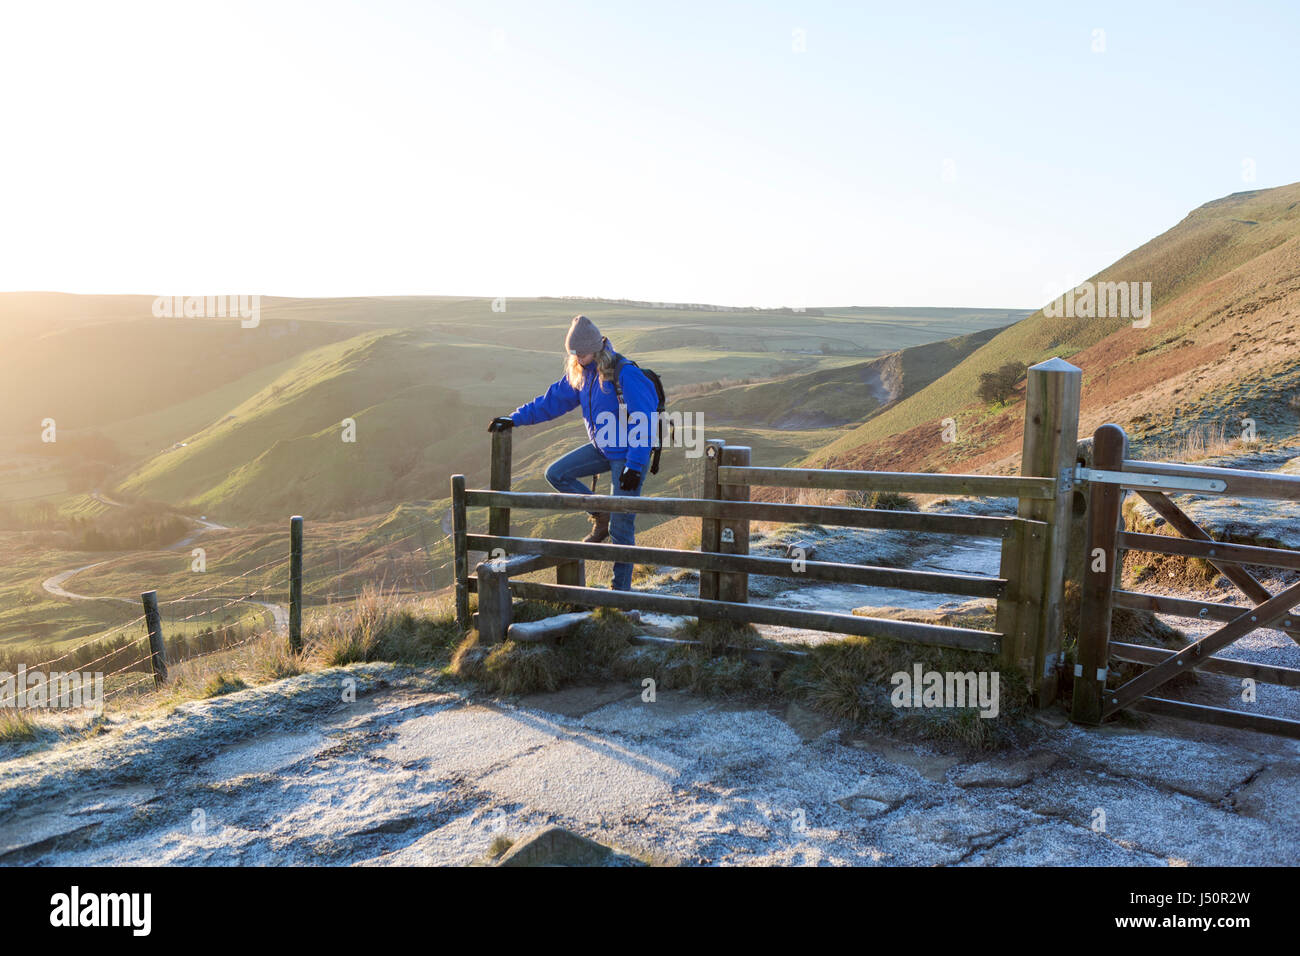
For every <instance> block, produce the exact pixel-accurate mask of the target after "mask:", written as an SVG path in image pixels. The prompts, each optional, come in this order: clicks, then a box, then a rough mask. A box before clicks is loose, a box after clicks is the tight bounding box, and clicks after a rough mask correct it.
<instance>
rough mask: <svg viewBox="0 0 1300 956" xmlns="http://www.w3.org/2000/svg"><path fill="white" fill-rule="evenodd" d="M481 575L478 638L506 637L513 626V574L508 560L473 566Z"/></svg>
mask: <svg viewBox="0 0 1300 956" xmlns="http://www.w3.org/2000/svg"><path fill="white" fill-rule="evenodd" d="M474 574H475V576H476V577H477V578H478V639H479V643H480V644H496V643H498V642H500V641H503V640H505V636H506V631H507V630H508V629H509V628H510V612H511V608H510V577H509V575H508V573H507V572H506V567H505V561H483V562H481V563H480V564H479V565H478V567H476V568H475V569H474Z"/></svg>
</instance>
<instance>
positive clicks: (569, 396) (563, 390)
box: [510, 353, 659, 474]
mask: <svg viewBox="0 0 1300 956" xmlns="http://www.w3.org/2000/svg"><path fill="white" fill-rule="evenodd" d="M615 354H617V353H615ZM582 372H583V385H582V388H581V389H575V388H574V387H573V386H572V385H570V384H569V380H568V378H567V377H566V378H561V379H560V380H559V381H558V382H556V383H555V384H554V385H552V386H551V387H550V388H548V389H547V390H546V394H545V395H538V396H537V397H536V398H534V399H533V400H532V401H531V402H529V403H528V404H526V405H520V406H519V408H517V409H515V412H514V414H512V415H511V416H510V420H511V421H512V422H514V423H515V424H516V425H538V424H540V423H542V422H549V421H550V420H551V419H552V418H559V417H560V416H561V415H563V414H565V413H566V412H571V411H573V410H574V409H575V408H578V407H581V408H582V418H583V421H584V422H585V423H586V425H587V437H588V438H590V439H591V443H592V444H593V445H595V446H596V447H597V448H598V449H600V452H601V454H603V455H604V456H605V457H606V458H610V459H623V460H624V461H625V462H626V464H627V467H628V468H632V469H635V470H636V471H639V472H641V473H642V474H645V471H646V467H647V466H648V465H649V463H650V451H651V444H652V440H653V437H654V436H653V431H652V429H653V425H654V417H655V413H656V412H657V411H658V410H659V393H658V391H656V390H655V387H654V383H653V382H651V381H650V379H648V378H646V376H645V374H644V373H643V372H642V371H641V370H640V369H639V368H637V367H636V366H635V365H632V364H630V363H628V362H623V363H622V364H621V365H620V366H619V369H618V375H619V384H620V385H621V386H622V387H623V400H624V401H625V402H627V415H626V420H627V422H628V425H626V426H625V429H619V428H618V427H617V423H618V421H619V414H618V393H617V392H616V391H615V389H614V383H613V382H609V383H602V382H601V381H600V377H599V376H598V375H597V374H596V365H595V363H594V362H593V363H592V364H591V365H588V366H586V367H585V368H583V370H582ZM637 412H640V413H641V415H642V416H643V417H641V418H640V420H641V421H644V422H645V423H646V425H645V426H643V427H642V428H640V429H638V428H636V427H635V426H636V423H637V421H638V416H637V415H636V414H635V413H637ZM602 413H608V414H607V415H605V416H602ZM611 416H612V417H611ZM602 426H604V427H602ZM620 430H625V434H623V435H620V434H618V432H619V431H620ZM642 436H644V441H643V440H642ZM629 446H630V447H629Z"/></svg>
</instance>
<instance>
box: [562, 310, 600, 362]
mask: <svg viewBox="0 0 1300 956" xmlns="http://www.w3.org/2000/svg"><path fill="white" fill-rule="evenodd" d="M604 344H605V337H604V336H603V335H601V334H600V329H598V328H596V323H595V322H592V321H591V319H589V318H587V317H586V316H585V315H575V316H574V317H573V324H572V325H570V326H569V334H568V335H566V336H565V337H564V348H565V349H566V350H567V351H568V352H569V354H571V355H587V354H589V353H591V352H599V351H600V347H601V346H602V345H604Z"/></svg>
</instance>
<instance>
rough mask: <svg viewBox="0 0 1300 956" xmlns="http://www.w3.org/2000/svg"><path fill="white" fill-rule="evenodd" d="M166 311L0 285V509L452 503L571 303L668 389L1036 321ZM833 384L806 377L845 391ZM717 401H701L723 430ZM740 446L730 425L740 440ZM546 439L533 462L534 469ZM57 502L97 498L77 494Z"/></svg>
mask: <svg viewBox="0 0 1300 956" xmlns="http://www.w3.org/2000/svg"><path fill="white" fill-rule="evenodd" d="M152 304H153V298H152V297H150V296H75V295H64V294H58V293H5V294H0V341H3V342H4V343H5V344H6V347H5V348H4V349H3V350H0V380H3V381H5V383H6V387H7V392H8V393H9V394H11V395H13V396H14V397H13V399H12V400H11V401H8V402H5V403H3V406H2V407H0V438H3V439H4V441H5V443H6V445H7V447H9V448H11V449H13V450H14V452H15V455H13V456H11V457H10V458H9V459H6V460H0V503H3V502H4V501H6V500H18V501H20V502H21V501H23V500H30V499H29V496H41V498H42V500H44V499H49V498H52V499H53V500H54V501H56V502H58V501H59V498H58V496H57V495H56V494H55V492H56V491H58V490H59V489H66V490H67V491H69V492H74V491H89V490H90V489H91V488H92V487H100V488H103V489H105V490H109V489H111V490H114V491H115V492H117V493H119V494H120V495H122V496H124V497H126V498H135V499H144V500H151V501H158V502H164V503H166V504H169V505H172V506H174V507H177V508H181V509H185V510H191V511H194V512H202V513H205V514H209V516H210V517H212V518H213V519H214V520H219V521H222V522H225V523H230V524H239V525H243V524H246V523H248V522H250V521H260V520H275V519H279V518H281V517H282V516H284V515H286V514H289V513H293V512H297V511H302V510H308V511H310V512H311V513H312V514H313V515H314V516H316V517H318V518H319V517H326V516H329V517H339V518H341V517H353V516H361V515H373V514H384V513H387V512H388V511H389V510H391V509H392V508H393V507H394V506H396V505H399V504H400V503H402V502H409V501H417V500H426V501H437V500H438V499H441V498H444V497H445V496H446V493H447V490H446V489H447V476H448V475H450V474H452V473H453V472H465V473H467V474H469V475H478V474H481V473H482V471H483V469H484V468H485V467H486V463H487V455H486V452H487V439H486V435H485V434H483V429H484V425H485V423H486V422H487V421H488V420H489V419H490V418H491V417H492V416H494V415H497V414H502V413H504V412H509V411H511V410H513V409H514V408H515V407H516V406H517V405H519V404H521V403H523V402H525V401H527V400H529V399H531V398H532V397H533V396H535V395H537V394H539V393H541V392H542V391H544V390H545V388H546V387H547V386H549V385H550V384H551V383H552V382H553V381H555V379H556V378H557V377H558V376H559V373H560V367H561V359H562V346H563V340H564V333H565V331H566V330H567V328H568V324H569V321H570V319H571V318H572V316H573V315H574V314H576V313H578V312H583V313H586V314H587V315H589V316H590V317H591V318H592V319H593V320H594V321H595V322H596V323H597V324H598V325H599V326H600V327H601V329H602V330H603V331H604V332H605V333H606V334H607V335H608V336H609V338H610V340H611V341H612V342H613V344H614V346H615V347H616V348H618V349H619V350H620V351H624V352H626V353H629V354H631V355H632V356H633V357H635V358H636V359H637V360H638V361H639V362H640V363H641V364H642V365H645V366H647V367H650V368H654V369H656V370H657V371H659V372H660V373H661V374H662V375H663V376H664V379H665V381H666V382H667V383H668V385H669V387H670V388H671V389H675V390H679V391H680V390H681V389H683V388H686V389H693V390H695V391H696V394H697V396H698V395H702V394H704V393H707V392H709V391H710V389H709V387H708V386H709V383H718V382H729V381H735V380H750V381H766V380H772V379H788V378H789V377H790V376H794V375H800V374H810V373H817V372H831V373H833V372H834V370H836V369H839V368H842V367H848V366H861V365H863V364H864V363H870V362H871V361H872V360H874V359H876V358H878V357H881V356H885V355H889V354H890V353H894V352H896V351H898V350H900V349H905V348H908V347H912V346H916V345H919V344H926V343H933V342H934V341H935V340H936V339H940V338H950V337H952V336H954V335H957V336H960V335H965V334H969V333H971V332H975V331H977V330H983V329H987V328H990V327H992V326H1000V325H1005V324H1007V322H1008V321H1013V320H1014V319H1015V318H1016V317H1019V316H1021V315H1023V314H1024V313H1016V312H1014V311H1010V312H1009V311H1008V310H1005V309H992V310H990V309H915V310H908V309H873V308H867V307H834V308H833V307H822V308H819V309H816V310H811V311H810V312H806V313H805V312H794V311H792V310H789V309H785V310H763V309H740V308H735V309H724V308H721V307H708V308H707V309H705V310H701V309H696V308H693V307H680V306H671V305H664V306H659V305H645V304H640V303H620V302H609V301H597V300H590V299H508V300H496V301H494V300H491V299H475V298H464V297H448V296H413V297H400V296H399V297H370V298H364V297H363V298H350V299H319V300H317V299H291V298H281V297H263V299H262V300H261V318H260V322H259V323H258V325H257V326H256V327H255V328H241V327H240V324H239V322H238V321H236V320H229V319H200V318H156V317H155V316H154V314H153V310H152ZM814 313H815V314H814ZM834 381H835V379H834V376H833V375H832V376H831V377H830V378H827V379H825V380H823V381H822V382H820V383H817V382H814V383H812V384H813V385H817V384H821V385H822V386H823V391H824V392H825V394H827V395H830V394H832V393H833V392H834V391H835V389H834V387H833V386H832V383H833V382H834ZM844 381H846V382H847V381H849V379H847V378H846V379H845V380H844ZM713 391H718V389H714V390H713ZM777 391H779V390H777ZM858 392H859V393H861V394H869V393H868V392H866V391H864V390H861V389H859V390H858ZM773 394H776V392H773ZM791 400H794V401H797V400H798V398H797V394H795V393H792V395H791ZM722 402H723V400H721V399H720V400H719V402H718V403H717V404H716V405H710V404H708V403H706V404H703V405H702V404H701V403H700V402H699V401H698V400H694V399H691V400H689V401H688V404H689V405H690V407H692V408H695V409H699V410H703V411H705V412H706V414H707V415H708V416H709V418H708V419H706V420H709V421H712V420H714V419H715V418H716V419H717V420H718V421H720V418H718V417H717V416H715V412H716V413H718V415H720V414H721V409H722ZM868 411H869V410H864V411H863V416H864V417H865V415H866V414H867V413H868ZM47 418H52V419H54V420H55V421H56V422H57V425H58V443H56V444H54V445H48V444H43V443H42V442H41V441H40V423H41V422H42V421H44V420H45V419H47ZM786 418H787V420H786V421H784V422H783V423H782V422H778V420H777V418H773V419H772V420H771V421H770V422H768V421H760V420H758V419H755V420H753V421H750V422H748V423H745V425H746V427H747V429H748V430H746V431H745V434H746V435H747V436H748V440H751V441H753V442H754V443H755V444H757V445H758V446H760V447H762V448H764V449H767V450H769V451H770V453H771V454H774V455H781V456H782V460H783V461H789V460H792V459H795V458H798V457H801V456H803V455H805V454H807V453H808V452H810V451H812V450H814V449H816V448H818V447H820V446H821V445H824V444H825V442H826V441H827V440H828V438H829V435H828V434H823V433H821V432H819V431H818V430H817V429H818V428H820V427H822V426H824V425H826V424H827V422H826V421H824V420H818V419H815V418H809V419H808V423H809V424H808V425H807V426H806V427H805V426H804V425H800V424H799V422H798V421H795V420H793V419H790V418H789V416H786ZM345 419H351V420H353V421H355V423H356V441H355V442H345V441H343V440H342V439H343V424H342V423H343V421H344V420H345ZM858 420H861V419H859V418H857V417H849V418H843V417H841V418H839V419H838V420H837V421H836V423H835V424H836V425H837V426H838V425H842V424H843V423H845V422H850V421H858ZM819 421H820V424H817V423H818V422H819ZM764 429H768V430H774V431H773V434H771V435H770V436H769V435H765V434H760V432H762V431H763V430H764ZM776 431H779V434H778V433H776ZM739 434H740V431H737V430H735V429H732V431H731V437H730V440H732V441H738V440H739V439H738V438H737V437H736V436H737V435H739ZM582 436H583V432H582V429H581V425H580V423H578V422H577V421H576V416H569V418H568V419H566V420H565V421H564V422H561V423H558V424H557V425H556V426H553V427H548V428H536V429H529V430H528V433H527V434H525V433H523V432H522V431H521V434H520V435H519V436H518V441H517V445H518V449H519V452H518V453H519V455H520V462H521V480H530V478H531V477H536V478H538V479H540V474H541V467H542V464H544V462H541V460H540V459H541V458H543V457H545V456H546V455H553V453H554V451H555V444H556V443H557V442H563V443H570V442H576V441H579V440H581V439H582ZM534 446H536V448H537V449H538V451H537V453H536V454H537V456H538V459H539V460H538V462H536V463H531V462H530V463H529V464H524V462H525V461H526V460H528V459H529V456H530V454H531V449H532V448H533V447H534ZM87 457H90V458H94V462H92V463H91V464H89V465H88V464H87V463H86V462H85V461H82V460H81V459H85V458H87ZM670 467H672V466H666V471H665V475H667V473H668V469H669V468H670ZM530 469H531V470H530ZM534 472H535V476H534ZM10 476H12V477H10ZM678 480H684V479H678ZM60 507H64V508H67V509H74V508H75V509H81V508H86V507H88V505H87V503H86V501H85V499H84V498H82V499H76V498H74V497H69V498H68V499H67V500H66V501H65V502H63V503H62V504H61V505H60Z"/></svg>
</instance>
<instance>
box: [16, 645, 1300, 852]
mask: <svg viewBox="0 0 1300 956" xmlns="http://www.w3.org/2000/svg"><path fill="white" fill-rule="evenodd" d="M345 678H351V679H353V680H355V681H356V691H357V693H356V700H355V702H348V703H345V702H343V701H342V699H341V698H342V696H343V694H342V689H343V687H344V680H345ZM639 691H640V688H639V687H629V686H613V687H604V688H577V689H573V690H567V691H562V692H559V693H557V694H549V695H539V696H536V697H531V698H524V699H523V700H521V701H519V702H517V703H514V704H510V703H501V702H494V701H485V700H476V699H474V698H473V697H472V696H471V695H470V694H468V693H467V692H466V690H465V689H463V688H458V687H455V686H452V685H443V684H441V683H439V684H435V685H434V686H428V684H427V682H422V680H421V679H420V678H418V676H416V675H412V674H411V672H407V671H402V670H400V669H399V668H396V667H393V666H389V665H373V664H372V665H360V666H357V667H354V668H351V669H348V670H346V671H344V670H333V671H326V672H317V673H314V674H307V675H302V676H299V677H295V678H291V679H289V680H287V681H284V682H282V683H280V684H276V685H265V686H263V687H258V688H253V689H249V690H246V691H242V692H239V693H236V694H230V695H227V696H225V697H222V698H218V699H215V700H211V701H204V702H199V703H193V704H188V705H185V706H183V707H181V708H180V709H179V710H178V711H177V712H176V713H175V714H173V715H171V716H169V717H164V718H159V719H157V720H155V721H152V722H149V723H147V724H136V725H130V726H124V727H121V728H119V729H115V730H113V731H110V732H109V733H107V734H104V735H102V736H101V737H99V738H97V739H93V740H89V741H84V742H81V743H77V744H73V745H67V746H63V747H61V748H59V749H56V750H53V751H45V752H39V753H32V754H29V755H28V756H26V757H20V758H16V759H10V760H7V761H4V762H2V763H0V820H3V821H4V822H3V824H0V863H5V864H11V865H12V864H20V865H21V864H27V865H31V864H68V865H92V866H98V865H110V864H111V865H121V864H128V865H130V864H156V863H162V864H209V865H262V864H281V865H282V864H364V865H384V864H391V865H422V864H467V863H471V862H474V861H476V860H478V859H480V858H481V857H482V856H483V854H484V853H485V851H486V849H487V847H488V845H489V843H490V842H491V840H492V839H493V837H494V836H496V835H497V834H498V833H505V834H508V835H516V836H518V835H522V834H524V833H527V832H529V831H532V830H534V829H536V828H538V827H540V826H542V825H544V824H548V823H554V824H559V825H562V826H566V827H569V828H570V829H573V830H576V831H578V832H580V833H583V834H586V835H588V836H592V837H594V838H597V839H600V840H602V841H604V842H607V843H610V844H614V845H617V846H620V847H623V848H626V849H629V850H631V851H633V852H639V853H644V854H650V855H653V856H656V857H660V858H663V857H667V858H671V859H674V860H677V861H681V862H684V863H688V864H729V865H736V864H819V863H830V864H859V865H875V864H893V865H897V864H905V865H931V864H967V865H996V864H1134V865H1164V864H1171V863H1172V864H1178V863H1189V864H1194V865H1200V864H1296V863H1300V839H1298V838H1300V788H1298V787H1297V783H1298V782H1300V763H1298V762H1297V759H1296V757H1297V745H1296V744H1295V743H1293V742H1290V741H1278V740H1275V739H1271V738H1263V737H1258V736H1254V735H1249V734H1233V735H1220V736H1219V738H1218V739H1209V738H1207V737H1206V735H1205V733H1204V728H1196V729H1195V730H1196V732H1195V733H1194V734H1193V733H1189V732H1188V728H1187V727H1179V726H1178V725H1177V724H1175V723H1174V722H1169V723H1160V722H1157V723H1155V724H1153V725H1152V727H1151V728H1148V729H1147V730H1145V731H1142V732H1137V731H1132V730H1123V729H1104V730H1089V731H1085V730H1081V729H1078V728H1075V727H1073V726H1072V725H1069V724H1066V723H1065V722H1064V720H1063V715H1056V714H1053V715H1045V718H1044V719H1045V723H1047V724H1053V725H1055V726H1043V727H1042V736H1041V740H1040V741H1039V742H1038V743H1036V744H1035V745H1034V746H1033V747H1032V748H1031V749H1029V750H1026V751H1024V752H1020V753H1015V754H1010V755H1003V756H998V757H994V758H988V757H982V758H962V757H960V756H958V755H957V754H955V753H946V752H943V751H940V750H927V749H925V748H920V747H915V746H910V745H905V744H900V743H897V742H894V741H891V740H888V739H885V738H877V737H871V736H864V735H860V734H852V733H846V732H843V731H841V730H837V729H835V728H833V727H831V726H830V725H829V724H827V723H826V722H824V721H823V720H821V719H820V718H818V717H816V716H814V715H812V714H809V713H807V712H805V711H803V710H802V709H800V708H799V707H797V706H793V705H792V706H790V707H788V708H784V709H781V710H777V711H770V710H767V709H764V708H762V707H758V706H746V705H742V704H731V705H724V704H720V703H718V702H716V701H709V700H705V699H700V698H694V697H691V696H689V695H687V694H684V693H680V692H671V693H664V694H660V695H659V696H658V698H657V700H655V701H653V702H647V701H643V700H642V698H641V695H640V692H639ZM1197 738H1199V739H1197Z"/></svg>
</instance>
